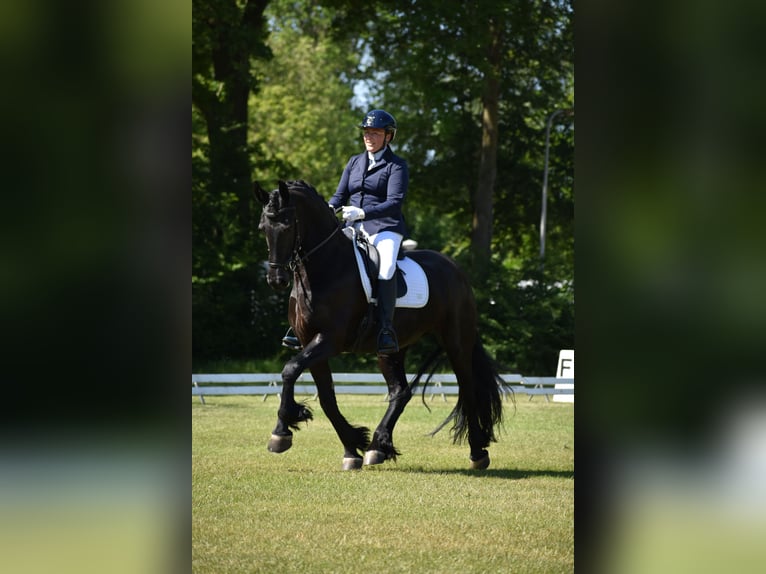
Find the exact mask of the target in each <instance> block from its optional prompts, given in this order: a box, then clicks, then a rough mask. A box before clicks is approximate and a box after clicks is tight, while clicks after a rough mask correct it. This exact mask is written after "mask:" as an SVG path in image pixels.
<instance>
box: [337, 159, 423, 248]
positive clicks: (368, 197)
mask: <svg viewBox="0 0 766 574" xmlns="http://www.w3.org/2000/svg"><path fill="white" fill-rule="evenodd" d="M368 162H369V160H368V157H367V152H366V151H364V152H362V153H360V154H358V155H354V156H351V159H349V160H348V163H347V164H346V167H345V169H344V170H343V174H342V175H341V177H340V182H339V183H338V189H337V191H336V192H335V195H333V196H332V197H331V198H330V201H328V203H329V204H330V205H332V206H333V207H334V208H338V207H340V206H342V205H346V203H347V202H348V204H349V205H353V206H355V207H360V208H362V209H363V210H364V220H363V221H364V230H365V231H366V232H367V233H369V234H370V235H374V234H375V233H379V232H381V231H395V232H396V233H399V234H401V235H406V233H407V226H406V224H405V221H404V215H403V214H402V204H403V203H404V197H405V196H406V195H407V185H408V183H409V171H408V168H407V162H406V161H404V160H403V159H402V158H400V157H399V156H397V155H396V154H394V152H393V151H391V148H390V147H386V151H385V152H384V153H383V156H382V157H381V158H380V160H378V162H377V163H376V164H375V165H374V166H373V167H372V169H370V170H368V169H367V165H368ZM354 223H355V222H354ZM348 225H353V223H349V224H348Z"/></svg>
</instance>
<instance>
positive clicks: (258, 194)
mask: <svg viewBox="0 0 766 574" xmlns="http://www.w3.org/2000/svg"><path fill="white" fill-rule="evenodd" d="M253 195H254V196H255V199H257V200H258V201H260V202H261V203H262V204H263V205H266V204H267V203H268V202H269V194H268V193H267V192H266V190H264V189H263V188H262V187H261V184H260V183H258V182H257V181H255V182H253Z"/></svg>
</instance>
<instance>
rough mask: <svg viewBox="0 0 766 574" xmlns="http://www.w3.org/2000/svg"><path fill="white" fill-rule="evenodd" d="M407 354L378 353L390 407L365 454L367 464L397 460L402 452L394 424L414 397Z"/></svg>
mask: <svg viewBox="0 0 766 574" xmlns="http://www.w3.org/2000/svg"><path fill="white" fill-rule="evenodd" d="M405 354H406V349H402V350H401V351H399V352H398V353H395V354H393V355H378V367H379V368H380V371H381V373H383V377H385V379H386V383H387V384H388V409H386V414H385V415H383V419H382V420H381V421H380V424H378V427H377V428H376V429H375V433H374V434H373V435H372V442H371V443H370V446H369V448H368V450H367V452H366V453H365V455H364V464H366V465H371V464H381V463H383V462H385V461H386V460H389V459H391V460H396V457H397V456H398V455H399V454H400V453H399V451H398V450H397V449H396V448H395V447H394V440H393V435H394V426H395V425H396V422H397V421H398V420H399V417H400V416H401V414H402V412H403V411H404V407H405V406H407V403H408V402H409V401H410V399H411V398H412V391H411V390H410V388H409V385H407V375H406V374H405V372H404V355H405Z"/></svg>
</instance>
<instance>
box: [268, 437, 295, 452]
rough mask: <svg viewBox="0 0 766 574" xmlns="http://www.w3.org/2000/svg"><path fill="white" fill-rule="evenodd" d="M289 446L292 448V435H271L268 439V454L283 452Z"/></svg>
mask: <svg viewBox="0 0 766 574" xmlns="http://www.w3.org/2000/svg"><path fill="white" fill-rule="evenodd" d="M291 446H293V435H290V434H288V435H278V434H273V435H271V438H270V439H269V445H268V449H269V452H285V451H286V450H287V449H288V448H290V447H291Z"/></svg>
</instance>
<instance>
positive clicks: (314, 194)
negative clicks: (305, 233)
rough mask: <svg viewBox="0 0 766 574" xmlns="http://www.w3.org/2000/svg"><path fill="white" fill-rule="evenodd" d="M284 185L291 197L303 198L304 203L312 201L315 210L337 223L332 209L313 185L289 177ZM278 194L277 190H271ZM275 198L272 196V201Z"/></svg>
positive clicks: (308, 203)
mask: <svg viewBox="0 0 766 574" xmlns="http://www.w3.org/2000/svg"><path fill="white" fill-rule="evenodd" d="M285 185H286V186H287V190H288V191H289V192H290V195H291V196H292V197H294V198H295V197H297V198H301V199H305V200H307V201H306V204H307V205H310V204H312V202H313V203H315V204H316V206H317V211H318V212H319V213H321V214H323V215H322V216H323V217H324V216H325V215H326V216H330V217H327V219H328V220H330V219H331V220H332V222H333V223H335V224H338V220H337V219H336V217H335V215H334V214H333V212H332V210H331V209H330V208H329V207H327V201H326V200H325V198H324V197H322V196H321V195H320V194H319V192H318V191H317V190H316V189H315V188H314V186H313V185H311V184H310V183H308V182H306V181H304V180H302V179H291V180H286V181H285ZM273 193H276V194H277V195H278V192H273ZM275 200H276V197H274V196H272V202H273V201H275Z"/></svg>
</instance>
